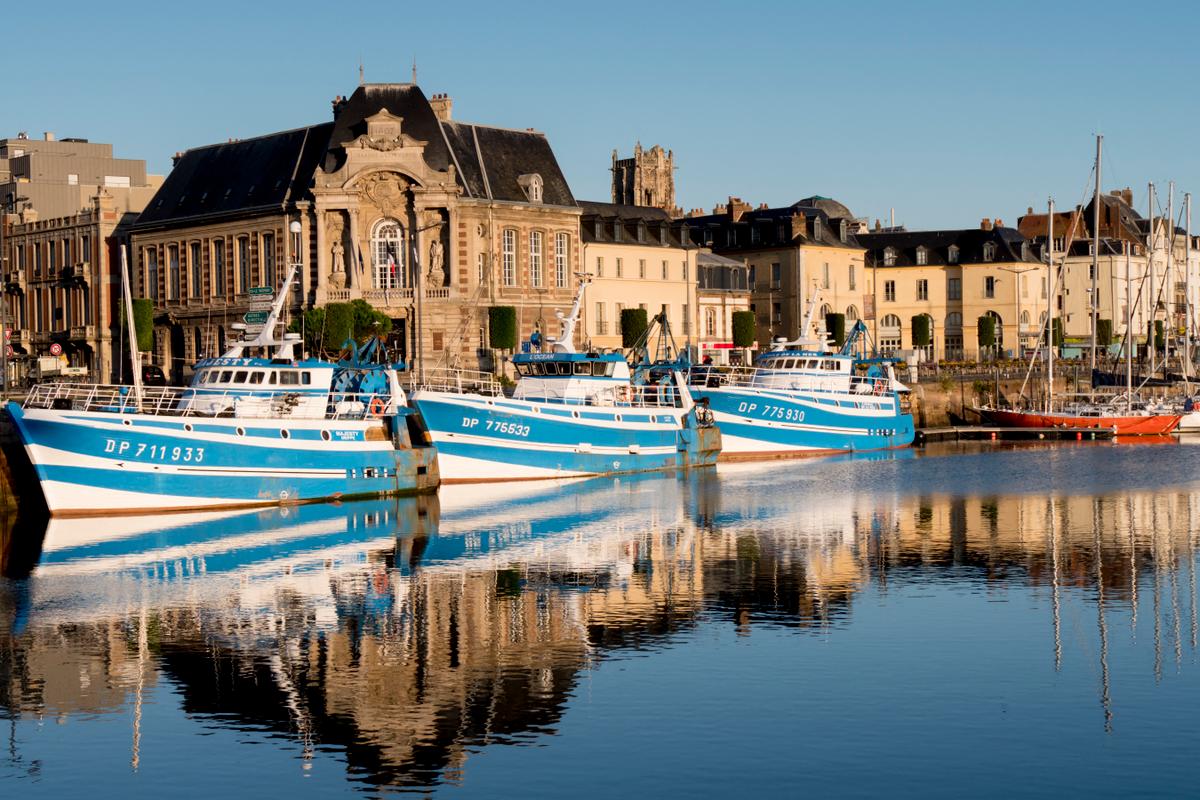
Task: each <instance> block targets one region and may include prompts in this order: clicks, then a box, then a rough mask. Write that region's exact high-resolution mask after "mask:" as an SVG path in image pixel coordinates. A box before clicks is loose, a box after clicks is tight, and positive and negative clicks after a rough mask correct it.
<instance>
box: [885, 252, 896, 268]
mask: <svg viewBox="0 0 1200 800" xmlns="http://www.w3.org/2000/svg"><path fill="white" fill-rule="evenodd" d="M883 265H884V266H885V267H894V266H896V248H894V247H886V248H884V250H883Z"/></svg>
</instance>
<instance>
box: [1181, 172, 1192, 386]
mask: <svg viewBox="0 0 1200 800" xmlns="http://www.w3.org/2000/svg"><path fill="white" fill-rule="evenodd" d="M1183 209H1184V211H1183V216H1184V220H1185V222H1184V225H1185V228H1184V242H1183V377H1184V380H1187V379H1188V378H1189V377H1191V374H1192V333H1193V331H1192V193H1191V192H1184V195H1183Z"/></svg>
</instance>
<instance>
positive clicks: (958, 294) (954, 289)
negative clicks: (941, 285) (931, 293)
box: [946, 278, 962, 300]
mask: <svg viewBox="0 0 1200 800" xmlns="http://www.w3.org/2000/svg"><path fill="white" fill-rule="evenodd" d="M946 299H947V300H962V278H947V279H946Z"/></svg>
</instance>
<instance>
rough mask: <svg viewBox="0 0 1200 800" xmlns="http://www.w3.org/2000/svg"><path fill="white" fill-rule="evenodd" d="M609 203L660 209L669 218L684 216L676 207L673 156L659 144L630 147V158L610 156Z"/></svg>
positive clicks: (640, 144) (614, 154) (638, 144)
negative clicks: (610, 194) (631, 153)
mask: <svg viewBox="0 0 1200 800" xmlns="http://www.w3.org/2000/svg"><path fill="white" fill-rule="evenodd" d="M612 162H613V163H612V175H613V180H612V201H613V203H615V204H617V205H625V206H649V207H652V208H659V209H662V210H663V211H665V212H667V214H669V215H670V216H672V217H680V216H683V212H682V210H681V209H680V208H679V207H678V206H676V205H675V154H674V153H673V152H672V151H670V150H666V151H664V150H663V149H662V147H660V146H659V145H654V146H653V147H651V148H650V149H649V150H643V149H642V143H641V142H638V143H637V144H636V145H634V147H633V158H617V151H616V150H613V154H612Z"/></svg>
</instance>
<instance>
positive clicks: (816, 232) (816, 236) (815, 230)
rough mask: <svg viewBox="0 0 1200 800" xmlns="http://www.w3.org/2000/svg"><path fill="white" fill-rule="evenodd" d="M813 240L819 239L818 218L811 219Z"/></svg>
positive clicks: (819, 221)
mask: <svg viewBox="0 0 1200 800" xmlns="http://www.w3.org/2000/svg"><path fill="white" fill-rule="evenodd" d="M813 238H814V239H820V238H821V218H820V217H813Z"/></svg>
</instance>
